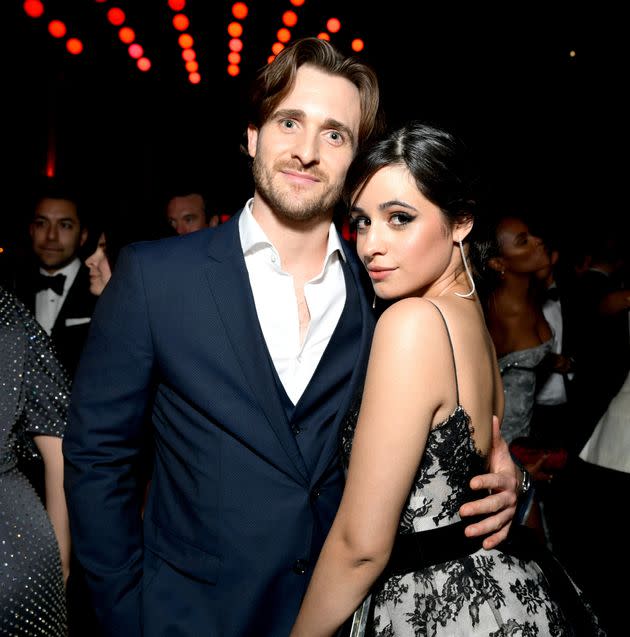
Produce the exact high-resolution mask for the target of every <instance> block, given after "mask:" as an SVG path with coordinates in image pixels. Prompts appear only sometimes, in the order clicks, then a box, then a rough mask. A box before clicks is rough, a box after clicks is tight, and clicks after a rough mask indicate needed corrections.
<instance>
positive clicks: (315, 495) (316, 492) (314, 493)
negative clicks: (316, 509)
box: [311, 487, 322, 500]
mask: <svg viewBox="0 0 630 637" xmlns="http://www.w3.org/2000/svg"><path fill="white" fill-rule="evenodd" d="M321 494H322V492H321V491H320V490H319V488H318V487H315V488H314V489H313V490H312V491H311V498H313V500H317V498H319V496H320V495H321Z"/></svg>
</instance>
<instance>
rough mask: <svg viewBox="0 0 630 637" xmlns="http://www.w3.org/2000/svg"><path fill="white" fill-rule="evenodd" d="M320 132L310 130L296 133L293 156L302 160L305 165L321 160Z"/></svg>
mask: <svg viewBox="0 0 630 637" xmlns="http://www.w3.org/2000/svg"><path fill="white" fill-rule="evenodd" d="M319 144H320V138H319V134H318V133H316V132H314V131H313V132H311V131H308V130H304V131H302V132H301V133H300V134H298V135H296V140H295V145H294V147H293V153H292V154H293V157H296V158H297V159H299V160H300V163H301V164H302V165H303V166H308V165H309V164H314V163H317V162H319Z"/></svg>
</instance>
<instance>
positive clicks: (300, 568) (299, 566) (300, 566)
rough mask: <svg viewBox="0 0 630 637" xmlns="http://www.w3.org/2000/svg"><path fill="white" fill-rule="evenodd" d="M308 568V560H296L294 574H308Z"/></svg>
mask: <svg viewBox="0 0 630 637" xmlns="http://www.w3.org/2000/svg"><path fill="white" fill-rule="evenodd" d="M307 566H308V562H306V560H295V563H294V564H293V572H294V573H296V574H297V575H304V573H306V567H307Z"/></svg>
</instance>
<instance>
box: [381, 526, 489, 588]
mask: <svg viewBox="0 0 630 637" xmlns="http://www.w3.org/2000/svg"><path fill="white" fill-rule="evenodd" d="M473 522H474V520H472V519H467V520H466V521H463V520H462V521H461V522H455V523H454V524H449V525H448V526H441V527H439V528H437V529H430V530H428V531H420V532H418V533H409V534H405V535H398V536H397V537H396V541H395V542H394V548H393V549H392V554H391V556H390V558H389V562H388V563H387V566H386V567H385V571H384V572H383V577H384V578H388V577H391V576H392V575H402V574H404V573H411V572H413V571H421V570H422V569H424V568H427V567H428V566H434V565H435V564H441V563H443V562H449V561H450V560H457V559H461V558H463V557H466V556H467V555H472V554H473V553H476V552H477V551H478V550H479V549H480V548H481V546H482V545H481V543H482V540H483V538H478V537H466V535H465V534H464V529H465V528H466V527H467V526H468V525H469V524H472V523H473Z"/></svg>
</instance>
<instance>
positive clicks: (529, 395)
mask: <svg viewBox="0 0 630 637" xmlns="http://www.w3.org/2000/svg"><path fill="white" fill-rule="evenodd" d="M552 347H553V339H549V340H548V341H545V342H544V343H541V344H540V345H537V346H536V347H529V348H527V349H521V350H516V351H514V352H509V353H508V354H506V355H505V356H502V357H501V358H500V359H499V361H498V362H499V371H500V372H501V378H502V379H503V391H504V394H505V410H504V414H503V420H502V421H501V433H502V434H503V437H504V438H505V440H506V441H507V442H508V444H509V443H510V442H512V441H513V440H514V439H516V438H520V437H522V436H529V433H530V426H531V420H532V412H533V409H534V401H535V398H536V384H537V376H538V372H539V368H540V364H541V363H542V361H543V360H544V358H545V357H546V356H547V354H548V353H549V352H551V349H552Z"/></svg>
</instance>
